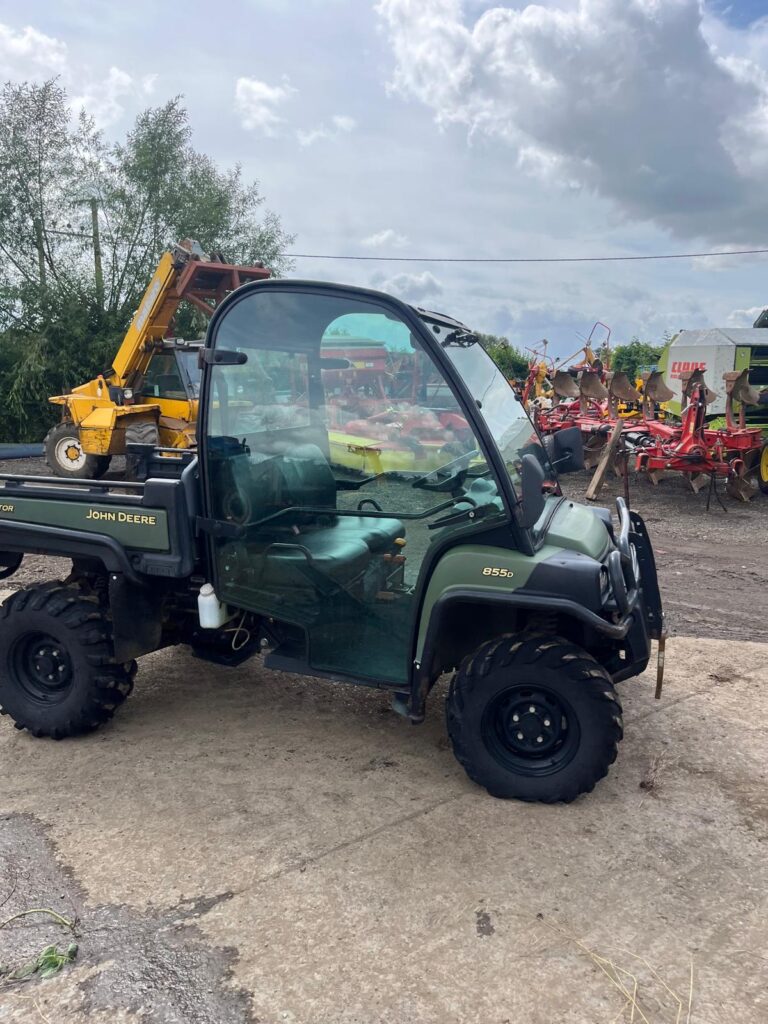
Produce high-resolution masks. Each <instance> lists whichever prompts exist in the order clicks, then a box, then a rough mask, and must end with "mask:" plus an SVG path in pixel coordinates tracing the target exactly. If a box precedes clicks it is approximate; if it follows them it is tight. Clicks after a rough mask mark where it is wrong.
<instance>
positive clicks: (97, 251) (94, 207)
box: [91, 196, 104, 311]
mask: <svg viewBox="0 0 768 1024" xmlns="http://www.w3.org/2000/svg"><path fill="white" fill-rule="evenodd" d="M91 224H92V225H93V266H94V273H95V276H96V303H97V305H98V307H99V310H100V311H102V310H103V309H104V269H103V267H102V265H101V237H100V235H99V200H98V199H97V198H96V197H95V196H94V197H92V199H91Z"/></svg>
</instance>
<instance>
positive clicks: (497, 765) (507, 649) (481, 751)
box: [446, 634, 623, 803]
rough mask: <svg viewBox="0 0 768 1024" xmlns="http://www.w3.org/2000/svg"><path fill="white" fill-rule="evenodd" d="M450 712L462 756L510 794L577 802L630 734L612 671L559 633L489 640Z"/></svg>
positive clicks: (465, 672) (476, 775) (454, 693)
mask: <svg viewBox="0 0 768 1024" xmlns="http://www.w3.org/2000/svg"><path fill="white" fill-rule="evenodd" d="M446 713H447V719H448V735H449V736H450V739H451V743H452V745H453V752H454V754H455V755H456V758H457V760H458V761H459V763H460V764H461V765H463V767H464V769H465V771H466V773H467V775H468V776H469V777H470V779H472V780H473V781H474V782H477V783H478V784H479V785H481V786H485V788H486V789H487V790H488V792H489V793H490V794H491V796H496V797H501V798H510V797H515V798H517V799H518V800H538V801H541V802H543V803H555V802H557V801H562V802H565V803H568V802H570V801H571V800H575V799H576V797H577V796H579V795H580V794H581V793H589V792H590V791H591V790H592V789H593V788H594V786H595V783H596V782H597V781H598V780H599V779H601V778H603V776H604V775H606V774H607V772H608V768H609V767H610V765H611V764H613V762H614V761H615V759H616V753H617V746H618V743H619V741H620V740H621V738H622V735H623V732H622V720H621V705H620V704H619V702H618V699H617V697H616V692H615V690H614V688H613V683H612V682H611V678H610V676H609V675H608V673H607V672H606V671H605V669H603V668H602V667H601V666H600V665H599V664H598V663H597V662H596V661H595V660H594V658H593V657H592V656H591V655H589V654H587V652H586V651H584V650H582V649H581V648H580V647H577V646H576V645H575V644H572V643H571V642H570V641H568V640H564V639H563V638H562V637H556V636H555V637H552V636H546V635H535V634H523V635H520V636H511V637H510V636H506V637H502V638H501V639H499V640H492V641H490V642H489V643H486V644H483V645H482V646H481V647H479V648H478V649H477V650H476V651H475V652H474V653H473V654H471V655H469V657H467V658H465V659H464V661H463V662H462V665H461V667H460V668H459V671H458V672H457V674H456V675H455V676H454V678H453V680H452V682H451V686H450V690H449V693H448V698H447V701H446Z"/></svg>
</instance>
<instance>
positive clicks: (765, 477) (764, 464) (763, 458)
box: [757, 444, 768, 494]
mask: <svg viewBox="0 0 768 1024" xmlns="http://www.w3.org/2000/svg"><path fill="white" fill-rule="evenodd" d="M757 486H758V487H759V488H760V490H761V491H762V492H763V494H768V444H764V445H763V447H762V449H761V451H760V461H759V462H758V464H757Z"/></svg>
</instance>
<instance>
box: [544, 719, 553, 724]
mask: <svg viewBox="0 0 768 1024" xmlns="http://www.w3.org/2000/svg"><path fill="white" fill-rule="evenodd" d="M551 724H552V723H551V722H550V720H549V719H548V718H545V719H544V725H545V726H549V725H551Z"/></svg>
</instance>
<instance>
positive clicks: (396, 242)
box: [360, 228, 409, 249]
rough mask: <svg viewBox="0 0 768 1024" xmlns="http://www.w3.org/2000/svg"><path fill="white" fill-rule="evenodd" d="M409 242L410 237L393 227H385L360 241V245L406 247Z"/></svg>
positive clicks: (374, 247)
mask: <svg viewBox="0 0 768 1024" xmlns="http://www.w3.org/2000/svg"><path fill="white" fill-rule="evenodd" d="M408 244H409V243H408V238H407V237H406V236H405V235H401V234H399V233H398V232H397V231H395V230H394V229H393V228H384V230H383V231H377V232H376V233H375V234H373V235H368V237H367V238H363V239H362V240H361V241H360V245H364V246H365V247H366V248H367V249H383V248H390V249H404V248H405V247H406V246H407V245H408Z"/></svg>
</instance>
